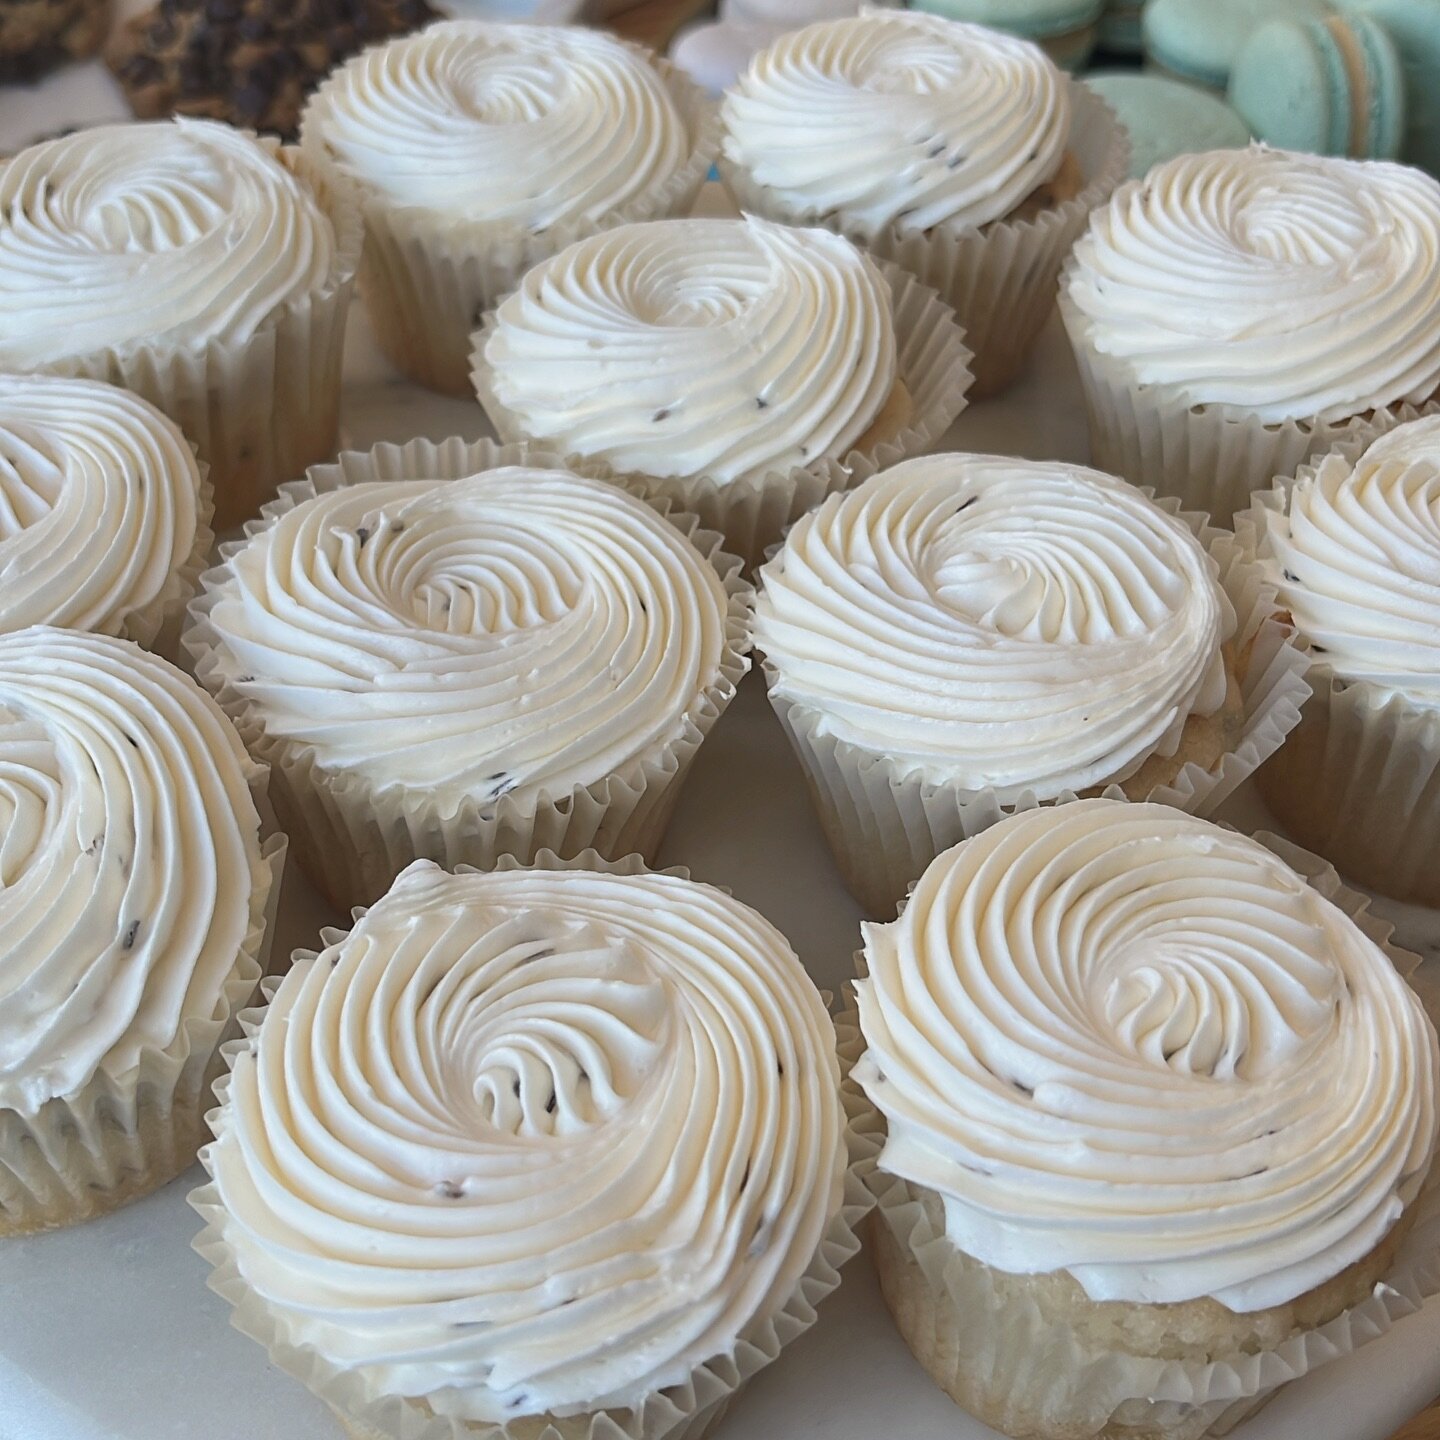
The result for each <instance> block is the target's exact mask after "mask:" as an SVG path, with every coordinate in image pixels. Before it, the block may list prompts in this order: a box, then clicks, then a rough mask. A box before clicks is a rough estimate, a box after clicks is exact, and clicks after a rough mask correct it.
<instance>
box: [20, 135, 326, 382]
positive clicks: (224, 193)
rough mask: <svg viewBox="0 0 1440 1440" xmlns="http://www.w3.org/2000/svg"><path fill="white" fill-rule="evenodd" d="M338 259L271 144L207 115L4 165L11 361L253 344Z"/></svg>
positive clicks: (85, 139)
mask: <svg viewBox="0 0 1440 1440" xmlns="http://www.w3.org/2000/svg"><path fill="white" fill-rule="evenodd" d="M337 264H338V257H337V245H336V235H335V228H334V226H333V225H332V224H331V222H330V219H329V217H328V216H327V215H326V213H325V211H324V209H323V208H322V207H321V205H320V202H319V200H318V199H317V198H316V196H315V195H314V193H313V192H312V191H311V190H310V189H309V187H308V186H307V185H306V184H305V183H304V182H303V181H302V180H300V179H298V178H297V177H296V176H295V175H293V174H292V173H291V172H290V170H289V169H287V168H286V166H285V165H284V164H282V163H281V160H280V159H279V158H278V155H277V147H276V146H275V144H274V143H273V142H270V141H262V140H256V139H255V138H254V137H253V136H251V135H247V134H245V133H243V132H241V131H239V130H232V129H231V128H230V127H229V126H228V125H221V124H217V123H215V122H213V121H209V120H175V121H164V122H156V123H153V124H144V125H140V124H135V125H101V126H97V127H96V128H95V129H92V130H82V131H79V132H78V133H76V134H74V135H67V136H64V137H63V138H61V139H59V140H48V141H46V142H44V143H43V144H40V145H32V146H31V147H30V148H29V149H28V150H22V151H21V152H20V153H19V154H18V155H16V156H14V157H13V158H12V159H10V160H7V161H5V162H4V163H3V164H0V366H3V367H4V368H6V369H12V370H25V369H32V368H36V367H39V366H44V365H50V364H55V363H57V362H59V361H62V360H65V359H69V358H73V357H75V356H81V355H88V354H90V353H92V352H94V351H99V350H107V349H116V350H123V349H126V348H128V347H132V346H136V345H141V344H144V343H147V342H158V343H162V344H165V345H168V346H176V347H183V348H187V349H190V348H193V349H198V348H200V347H203V346H204V345H205V344H207V343H208V342H210V341H240V340H246V339H249V338H250V337H251V336H252V335H254V334H255V332H256V331H257V330H259V329H261V328H262V327H263V326H264V325H265V324H266V322H267V321H269V320H270V319H271V318H272V317H273V316H274V315H275V314H276V313H277V312H279V311H281V310H283V309H285V308H286V307H287V306H289V305H292V304H294V303H296V302H298V301H300V300H302V299H303V298H305V297H306V296H309V295H311V294H313V293H315V292H316V291H318V290H321V289H323V288H324V287H325V286H326V285H327V284H328V283H330V282H331V281H332V279H333V278H334V273H335V270H336V266H337Z"/></svg>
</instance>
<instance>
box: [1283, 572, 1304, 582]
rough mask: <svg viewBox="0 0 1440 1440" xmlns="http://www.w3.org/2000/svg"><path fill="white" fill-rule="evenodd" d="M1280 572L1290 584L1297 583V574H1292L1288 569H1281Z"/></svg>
mask: <svg viewBox="0 0 1440 1440" xmlns="http://www.w3.org/2000/svg"><path fill="white" fill-rule="evenodd" d="M1280 573H1281V574H1282V575H1283V576H1284V577H1285V578H1286V579H1287V580H1288V581H1289V582H1290V583H1291V584H1292V585H1298V584H1299V583H1300V577H1299V576H1298V575H1292V574H1291V573H1290V571H1288V570H1282V571H1281V572H1280Z"/></svg>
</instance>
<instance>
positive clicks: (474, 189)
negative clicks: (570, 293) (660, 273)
mask: <svg viewBox="0 0 1440 1440" xmlns="http://www.w3.org/2000/svg"><path fill="white" fill-rule="evenodd" d="M719 143H720V142H719V131H718V125H717V122H716V119H715V115H714V110H713V107H712V106H711V105H710V104H709V102H708V101H707V100H706V99H705V97H704V95H703V94H702V93H701V92H700V90H699V89H698V88H697V87H696V86H695V85H694V84H692V83H691V81H690V80H689V78H688V77H687V76H685V75H684V74H683V73H681V72H680V71H677V70H675V69H674V68H673V67H671V66H670V64H669V63H668V62H667V61H665V60H663V59H661V58H660V57H659V56H656V55H653V54H651V53H650V52H649V51H648V50H645V49H643V48H642V47H640V46H638V45H632V44H630V43H628V42H626V41H623V40H620V39H618V38H616V37H615V36H613V35H606V34H602V33H600V32H599V31H594V30H584V29H580V28H577V27H574V26H564V27H559V26H539V25H508V24H495V23H485V22H483V21H475V20H452V21H446V22H442V23H440V24H436V25H432V26H430V27H429V28H428V29H426V30H423V31H421V32H419V33H418V34H415V35H408V36H405V37H403V38H401V39H398V40H394V41H391V42H390V43H388V44H385V45H381V46H378V47H377V48H375V49H372V50H368V51H366V52H365V53H364V54H363V55H360V56H357V57H356V58H355V59H354V60H352V61H350V62H349V63H348V64H346V65H343V66H341V67H340V68H339V69H338V70H336V71H335V72H334V74H332V75H331V76H330V78H329V79H328V80H327V81H326V82H325V83H324V84H323V85H322V86H321V87H320V89H319V90H318V91H317V92H316V94H315V95H314V97H313V98H312V99H311V101H310V103H309V105H308V106H307V107H306V111H305V116H304V120H303V124H302V131H301V145H302V148H303V149H304V151H305V153H306V154H307V155H308V156H310V157H311V158H312V159H313V160H314V161H315V163H316V164H317V165H319V166H321V167H322V168H324V169H325V170H326V172H327V173H328V174H330V175H331V176H332V177H333V178H334V179H336V181H337V182H339V183H344V184H347V185H349V186H351V187H353V188H354V190H355V191H356V193H357V194H358V196H359V198H360V200H361V204H362V208H363V210H364V214H365V223H366V230H367V245H366V253H365V271H364V274H365V279H364V287H363V288H364V292H365V299H366V303H367V305H368V306H369V308H370V312H371V315H372V317H373V319H374V321H375V325H376V330H377V332H378V334H379V337H380V341H381V344H382V346H383V347H384V349H385V351H386V353H387V354H388V355H389V356H390V358H391V359H392V360H393V361H394V362H395V364H396V365H398V366H399V367H400V369H402V370H403V371H405V373H406V374H408V375H410V376H412V377H413V378H415V379H416V380H419V381H420V382H421V383H422V384H425V385H429V386H430V387H432V388H433V389H437V390H444V391H447V392H449V393H451V394H458V395H468V394H469V393H470V381H469V371H470V366H469V355H470V333H471V331H472V330H474V329H475V327H476V326H477V325H479V323H480V320H481V318H482V316H483V315H484V313H485V312H486V311H487V310H489V309H490V308H491V307H492V306H493V305H494V304H495V302H496V301H497V300H498V299H499V298H500V296H501V295H503V294H505V293H506V292H507V291H509V290H511V289H512V288H513V287H514V285H515V284H516V282H517V281H518V280H519V278H520V277H521V275H523V274H524V273H525V271H526V270H528V269H529V268H530V267H531V266H532V265H534V264H536V263H538V262H539V261H540V260H543V259H545V258H546V257H547V256H549V255H553V254H554V253H555V252H556V251H558V250H561V249H563V248H564V247H565V246H566V245H569V244H571V243H572V242H573V241H575V240H578V239H580V238H582V237H583V236H585V235H588V234H593V233H595V232H597V231H599V230H602V229H606V228H609V227H610V226H613V225H619V224H626V223H629V222H632V221H638V220H655V219H662V218H664V217H666V216H672V215H685V214H687V213H688V212H689V210H690V207H691V205H692V204H693V203H694V200H695V197H696V195H697V194H698V193H699V191H700V187H701V186H702V185H703V184H704V182H705V177H706V175H707V174H708V173H709V170H710V166H711V164H712V163H713V161H714V159H715V155H716V152H717V151H718V149H719Z"/></svg>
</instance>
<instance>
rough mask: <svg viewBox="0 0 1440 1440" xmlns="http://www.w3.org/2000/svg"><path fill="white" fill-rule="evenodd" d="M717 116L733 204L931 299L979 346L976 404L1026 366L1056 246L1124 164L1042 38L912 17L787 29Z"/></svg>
mask: <svg viewBox="0 0 1440 1440" xmlns="http://www.w3.org/2000/svg"><path fill="white" fill-rule="evenodd" d="M721 119H722V123H723V126H724V142H723V149H722V154H721V160H720V165H721V172H722V174H723V176H724V179H725V183H726V185H727V186H728V187H729V189H730V190H731V192H732V193H733V194H734V196H735V198H736V200H737V202H738V203H739V205H740V207H741V208H742V209H743V210H745V211H747V212H750V213H752V214H757V215H767V216H769V217H770V218H772V219H776V220H783V221H786V222H788V223H790V224H804V225H812V224H813V225H825V226H829V227H830V228H832V229H835V230H838V231H839V232H840V233H842V234H844V235H848V236H849V237H850V238H851V239H853V240H854V241H855V242H856V243H857V244H859V245H862V246H864V247H865V248H866V249H868V250H870V251H872V252H873V253H874V254H876V255H879V256H883V257H884V258H886V259H888V260H891V261H893V262H894V263H896V264H897V265H900V266H902V267H903V268H904V269H906V270H908V271H910V272H911V273H912V274H914V275H916V276H917V277H918V278H919V279H920V280H922V281H923V282H924V283H925V284H926V285H929V286H930V287H932V288H933V289H934V290H936V291H937V292H938V293H939V294H940V295H941V297H942V298H943V299H944V300H946V302H947V303H949V304H950V305H952V306H953V307H954V309H955V312H956V314H957V316H958V317H959V320H960V323H961V325H962V326H963V327H964V329H965V333H966V337H967V340H968V343H969V345H970V347H971V348H972V349H973V350H974V352H975V361H974V365H973V369H974V371H975V377H976V395H977V396H983V395H989V394H993V393H995V392H996V391H998V390H1002V389H1004V388H1005V386H1006V385H1008V384H1009V383H1010V382H1011V381H1012V380H1013V379H1014V378H1015V377H1016V375H1018V374H1019V372H1020V370H1021V368H1023V366H1024V363H1025V361H1026V359H1027V357H1028V354H1029V351H1030V350H1031V348H1032V347H1033V344H1034V341H1035V338H1036V336H1037V335H1038V334H1039V331H1040V327H1041V326H1042V325H1043V324H1044V322H1045V319H1046V316H1047V315H1048V314H1049V309H1050V305H1051V302H1052V300H1053V298H1054V285H1055V277H1056V275H1057V274H1058V273H1059V269H1060V264H1061V262H1062V260H1063V259H1064V257H1065V254H1066V252H1067V251H1068V250H1069V248H1070V246H1071V244H1072V243H1073V242H1074V240H1075V237H1076V236H1077V235H1078V234H1079V233H1080V231H1081V229H1082V228H1083V226H1084V224H1085V217H1086V215H1087V214H1088V213H1089V211H1090V210H1092V209H1093V208H1094V207H1095V206H1096V205H1099V204H1101V203H1102V202H1103V201H1104V200H1105V199H1106V198H1107V197H1108V196H1109V194H1110V192H1111V191H1113V190H1114V188H1115V187H1116V185H1118V184H1119V183H1120V181H1121V179H1122V178H1123V177H1124V174H1125V171H1126V168H1127V165H1128V158H1129V143H1128V140H1127V139H1126V137H1125V133H1124V130H1123V129H1122V127H1121V126H1120V125H1119V124H1118V123H1117V122H1116V120H1115V118H1114V116H1113V114H1112V113H1111V112H1110V110H1109V109H1108V108H1107V107H1106V106H1105V104H1104V103H1103V102H1102V101H1100V100H1099V99H1098V98H1097V97H1096V96H1094V95H1093V94H1091V93H1090V92H1089V91H1086V90H1085V89H1084V88H1083V87H1080V86H1077V85H1075V84H1073V83H1072V82H1071V81H1070V80H1068V79H1067V78H1066V77H1065V76H1064V75H1063V74H1062V73H1061V72H1060V71H1059V70H1058V69H1057V68H1056V67H1055V65H1054V64H1053V63H1052V62H1051V61H1050V60H1049V59H1048V58H1047V57H1046V56H1045V54H1044V52H1043V51H1042V50H1041V49H1040V48H1039V47H1038V46H1037V45H1034V44H1032V43H1030V42H1029V41H1026V40H1020V39H1017V38H1015V37H1013V36H1010V35H1005V34H1002V33H1000V32H999V31H996V30H991V29H988V28H986V27H983V26H979V25H970V24H965V23H962V22H960V21H955V20H947V19H944V18H943V17H941V16H939V15H931V14H925V13H921V12H915V11H904V10H889V9H874V8H868V7H867V8H864V9H862V11H861V14H860V16H859V17H858V18H857V17H848V18H845V19H839V20H826V21H822V22H820V23H818V24H814V25H808V26H806V27H804V28H803V29H800V30H794V31H791V32H789V33H787V34H784V35H781V36H780V37H779V38H777V39H776V40H775V41H774V42H773V43H772V44H771V45H770V47H769V48H768V49H766V50H763V51H762V52H761V53H760V54H759V55H758V56H756V58H755V59H754V60H753V61H752V62H751V65H750V68H749V69H748V70H747V71H746V72H745V73H744V74H743V75H742V76H741V77H740V79H739V80H738V81H737V82H736V84H735V86H734V87H733V88H732V89H731V90H730V91H729V93H728V94H727V95H726V97H725V100H724V103H723V106H722V109H721ZM797 137H799V138H798V139H797ZM1062 176H1063V177H1064V182H1063V184H1062V186H1061V188H1059V189H1056V190H1055V191H1054V193H1053V194H1052V193H1050V192H1049V191H1048V190H1047V187H1050V186H1052V185H1054V184H1055V182H1056V181H1057V178H1058V177H1062ZM1032 197H1037V198H1032ZM1039 197H1043V198H1039ZM1027 202H1030V203H1028V204H1027Z"/></svg>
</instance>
